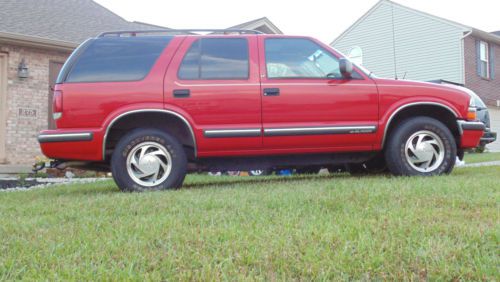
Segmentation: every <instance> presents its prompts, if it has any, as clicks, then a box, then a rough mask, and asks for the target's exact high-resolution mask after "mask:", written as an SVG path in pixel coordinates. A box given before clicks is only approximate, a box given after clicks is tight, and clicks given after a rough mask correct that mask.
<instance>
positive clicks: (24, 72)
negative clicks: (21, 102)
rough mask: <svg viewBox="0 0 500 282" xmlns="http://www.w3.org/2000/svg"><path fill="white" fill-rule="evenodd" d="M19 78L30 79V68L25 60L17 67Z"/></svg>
mask: <svg viewBox="0 0 500 282" xmlns="http://www.w3.org/2000/svg"><path fill="white" fill-rule="evenodd" d="M17 77H19V78H28V77H29V72H28V66H27V65H26V62H25V61H24V58H23V59H22V60H21V62H20V63H19V66H18V67H17Z"/></svg>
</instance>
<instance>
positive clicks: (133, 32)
mask: <svg viewBox="0 0 500 282" xmlns="http://www.w3.org/2000/svg"><path fill="white" fill-rule="evenodd" d="M196 32H208V33H210V34H225V33H239V34H263V33H262V32H260V31H258V30H251V29H231V28H229V29H153V30H121V31H107V32H103V33H101V34H99V36H98V37H105V36H113V35H114V36H122V35H124V34H129V36H136V35H137V34H139V33H180V34H196Z"/></svg>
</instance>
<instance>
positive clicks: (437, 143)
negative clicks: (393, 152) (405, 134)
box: [405, 130, 445, 172]
mask: <svg viewBox="0 0 500 282" xmlns="http://www.w3.org/2000/svg"><path fill="white" fill-rule="evenodd" d="M444 153H445V149H444V144H443V141H442V140H441V138H440V137H439V136H438V135H437V134H435V133H433V132H431V131H428V130H421V131H417V132H415V133H414V134H413V135H411V136H410V138H408V140H407V141H406V145H405V156H406V161H407V162H408V164H409V165H410V166H411V167H412V168H413V169H415V170H416V171H418V172H431V171H434V170H435V169H437V168H438V167H439V166H440V165H441V164H442V163H443V160H444Z"/></svg>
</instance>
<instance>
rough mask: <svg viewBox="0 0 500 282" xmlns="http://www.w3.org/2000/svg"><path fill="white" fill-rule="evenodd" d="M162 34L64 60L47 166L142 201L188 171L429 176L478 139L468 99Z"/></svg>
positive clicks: (269, 48) (244, 44)
mask: <svg viewBox="0 0 500 282" xmlns="http://www.w3.org/2000/svg"><path fill="white" fill-rule="evenodd" d="M203 31H204V32H206V30H203ZM161 32H162V33H156V32H155V31H148V32H144V33H143V32H137V31H134V32H125V31H122V32H108V33H104V34H101V35H100V36H99V37H97V38H92V39H89V40H87V41H86V42H84V43H83V44H82V45H81V46H80V47H78V48H77V49H76V50H75V51H74V52H73V54H72V55H71V57H70V58H69V59H68V60H67V62H66V63H65V65H64V67H63V68H62V70H61V73H60V74H59V77H58V79H57V85H56V86H55V91H54V102H53V116H54V119H55V120H56V124H57V129H55V130H45V131H42V132H41V133H40V135H39V136H38V141H39V142H40V146H41V148H42V150H43V152H44V154H45V155H46V156H48V157H50V158H53V159H56V160H57V164H59V165H61V163H62V162H65V163H67V165H70V166H80V167H86V168H93V169H110V170H111V171H112V173H113V177H114V179H115V181H116V183H117V184H118V186H119V187H120V188H121V189H122V190H124V191H143V190H157V189H167V188H177V187H180V186H181V185H182V183H183V180H184V177H185V175H186V173H187V172H188V171H210V170H251V169H268V168H276V167H286V168H297V169H307V168H314V167H321V166H325V167H328V166H335V165H338V164H349V165H350V166H351V167H358V168H360V169H371V168H374V169H377V168H381V167H384V166H387V168H388V169H389V170H390V171H391V172H392V173H393V174H395V175H438V174H443V173H449V172H451V170H452V169H453V166H454V164H455V159H456V156H459V157H460V158H461V157H463V150H464V149H466V148H474V147H476V146H477V145H478V143H479V140H480V138H481V136H482V135H483V130H484V128H485V127H484V124H483V123H481V122H478V121H477V120H476V114H475V113H476V108H475V106H474V100H473V99H471V96H470V90H468V89H465V88H458V87H451V86H444V85H436V84H431V83H423V82H414V81H403V80H390V79H382V78H377V77H375V76H374V75H373V74H371V73H370V72H369V71H367V70H365V69H364V68H362V67H361V66H357V65H353V64H352V63H351V62H350V61H349V60H347V59H345V58H344V56H343V55H342V54H340V53H339V52H338V51H336V50H334V49H332V48H331V47H330V46H328V45H325V44H323V43H321V42H319V41H317V40H315V39H313V38H309V37H303V36H284V35H265V34H260V33H259V32H256V31H248V30H210V33H208V34H203V35H202V34H197V33H195V32H196V31H186V30H170V31H168V32H167V33H166V32H165V30H162V31H161ZM68 162H69V163H68Z"/></svg>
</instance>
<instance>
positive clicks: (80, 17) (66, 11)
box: [0, 0, 158, 43]
mask: <svg viewBox="0 0 500 282" xmlns="http://www.w3.org/2000/svg"><path fill="white" fill-rule="evenodd" d="M0 7H1V9H0V31H2V32H9V33H17V34H23V35H29V36H37V37H42V38H47V39H53V40H59V41H67V42H73V43H80V42H82V41H84V40H85V39H87V38H89V37H95V36H96V35H98V34H99V33H101V32H104V31H110V30H123V29H132V30H137V29H153V28H154V27H153V26H151V25H148V24H143V23H136V22H128V21H126V20H125V19H123V18H122V17H120V16H118V15H116V14H115V13H113V12H111V11H110V10H108V9H106V8H104V7H103V6H101V5H99V4H98V3H96V2H94V1H92V0H0ZM156 29H158V28H157V27H156Z"/></svg>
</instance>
